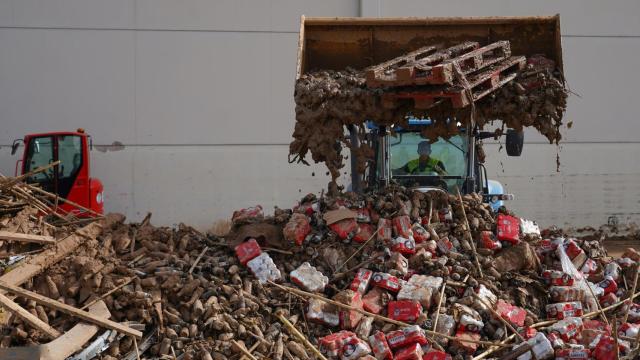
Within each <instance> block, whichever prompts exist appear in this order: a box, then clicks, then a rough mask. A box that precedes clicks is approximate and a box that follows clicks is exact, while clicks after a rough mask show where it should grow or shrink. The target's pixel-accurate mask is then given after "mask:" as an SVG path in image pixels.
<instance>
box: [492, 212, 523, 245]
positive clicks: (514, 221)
mask: <svg viewBox="0 0 640 360" xmlns="http://www.w3.org/2000/svg"><path fill="white" fill-rule="evenodd" d="M496 226H497V227H496V236H497V238H498V240H500V241H506V242H509V243H511V244H514V245H515V244H517V243H518V242H519V241H520V219H518V218H517V217H515V216H510V215H505V214H498V219H497V224H496Z"/></svg>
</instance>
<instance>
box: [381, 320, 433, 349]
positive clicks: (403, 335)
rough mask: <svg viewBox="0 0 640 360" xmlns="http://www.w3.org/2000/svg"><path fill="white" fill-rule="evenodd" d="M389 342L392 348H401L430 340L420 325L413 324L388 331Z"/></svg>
mask: <svg viewBox="0 0 640 360" xmlns="http://www.w3.org/2000/svg"><path fill="white" fill-rule="evenodd" d="M387 343H388V344H389V347H390V348H391V349H399V348H401V347H404V346H407V345H410V344H412V343H418V344H420V345H425V344H427V343H428V341H427V336H426V335H425V333H424V330H422V329H421V328H420V326H418V325H413V326H408V327H406V328H403V329H400V330H396V331H392V332H390V333H388V334H387Z"/></svg>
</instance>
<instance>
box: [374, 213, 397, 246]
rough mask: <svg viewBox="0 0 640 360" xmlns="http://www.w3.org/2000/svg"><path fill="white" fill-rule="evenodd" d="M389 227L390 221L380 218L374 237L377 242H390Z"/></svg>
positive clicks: (390, 232) (390, 231) (391, 232)
mask: <svg viewBox="0 0 640 360" xmlns="http://www.w3.org/2000/svg"><path fill="white" fill-rule="evenodd" d="M391 226H392V224H391V220H388V219H385V218H380V220H379V221H378V229H377V230H376V236H377V237H378V240H379V241H383V242H389V241H391V237H392V236H393V231H392V230H391Z"/></svg>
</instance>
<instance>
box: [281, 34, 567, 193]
mask: <svg viewBox="0 0 640 360" xmlns="http://www.w3.org/2000/svg"><path fill="white" fill-rule="evenodd" d="M563 81H564V80H563V77H562V74H560V73H559V72H558V71H557V70H556V64H555V63H554V62H553V61H552V60H550V59H547V58H544V57H543V56H540V55H537V56H532V57H530V58H528V59H525V57H523V56H511V50H510V46H509V42H508V41H499V42H496V43H493V44H489V45H487V46H484V47H480V46H479V44H478V43H476V42H465V43H462V44H459V45H456V46H454V47H451V48H446V49H437V48H436V47H434V46H429V47H425V48H421V49H418V50H416V51H414V52H411V53H408V54H406V55H403V56H400V57H398V58H395V59H392V60H390V61H387V62H385V63H382V64H378V65H375V66H372V67H370V68H367V69H365V70H363V71H358V70H354V69H345V70H343V71H318V72H311V73H307V74H303V75H302V76H301V77H300V78H299V79H298V80H297V82H296V86H295V95H294V97H295V102H296V125H295V130H294V133H293V138H294V140H293V141H292V142H291V144H290V146H289V154H290V155H289V156H290V161H291V162H295V161H298V162H304V163H306V160H305V158H306V156H307V154H308V153H309V152H310V153H311V158H312V159H313V161H314V162H316V163H318V162H323V163H325V165H326V166H327V168H328V169H329V172H330V173H331V176H332V179H333V180H334V181H335V179H336V178H337V177H338V176H339V170H340V168H342V166H343V160H344V159H343V155H341V152H340V151H341V145H340V144H342V145H344V146H346V147H351V144H350V142H349V139H348V138H347V137H346V136H345V126H355V127H356V128H357V129H358V132H359V134H360V144H361V145H360V146H359V148H358V149H352V150H355V151H356V153H357V154H358V155H359V161H361V162H362V163H361V164H358V170H359V171H364V169H365V168H366V167H367V162H368V161H369V160H371V159H372V157H373V152H372V150H371V146H370V144H369V143H368V142H367V139H366V137H365V136H364V134H365V128H366V126H365V121H372V122H374V123H376V124H377V125H385V126H391V125H399V126H401V127H404V128H407V127H408V122H407V121H408V119H409V117H417V118H425V117H426V118H429V119H431V120H432V121H433V125H432V126H429V127H428V128H426V129H425V130H424V131H423V135H424V136H425V137H426V138H428V139H431V140H432V141H435V140H436V139H437V138H438V137H442V138H449V137H451V136H453V135H456V134H458V131H459V128H458V126H457V123H461V124H464V125H466V124H474V125H476V124H477V125H478V126H480V128H482V127H483V126H484V125H485V124H487V123H493V122H494V121H496V120H497V121H502V122H503V124H504V125H506V126H508V127H510V128H514V129H517V130H521V129H522V128H523V127H525V126H526V127H530V126H533V127H535V128H536V129H537V130H538V131H539V132H540V133H541V134H543V135H544V136H546V137H547V138H548V139H549V141H550V142H556V143H558V142H559V141H560V139H561V134H560V132H559V128H560V125H561V124H562V116H563V114H564V112H565V110H566V101H567V95H568V92H567V90H566V88H565V86H564V83H563ZM500 131H501V130H500Z"/></svg>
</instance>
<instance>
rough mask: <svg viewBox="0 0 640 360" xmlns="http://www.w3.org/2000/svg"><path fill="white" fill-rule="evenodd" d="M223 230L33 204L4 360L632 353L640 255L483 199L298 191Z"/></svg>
mask: <svg viewBox="0 0 640 360" xmlns="http://www.w3.org/2000/svg"><path fill="white" fill-rule="evenodd" d="M4 181H5V182H4V183H5V184H6V181H7V180H6V179H5V180H4ZM0 186H2V185H0ZM16 186H21V187H23V188H24V187H25V185H24V184H22V183H21V182H19V181H17V182H15V183H14V184H13V185H11V187H4V188H3V189H14V188H15V187H16ZM12 191H15V190H12ZM7 194H9V192H6V193H5V190H3V193H2V196H6V197H7V198H9V197H11V196H10V195H7ZM7 201H13V200H11V199H9V200H7ZM25 201H28V200H26V198H25ZM44 204H45V205H46V204H47V203H44ZM461 205H463V206H461ZM62 217H63V218H65V217H64V216H62ZM96 220H97V221H96ZM232 220H233V228H232V231H231V232H230V233H229V234H228V235H227V236H225V237H224V238H218V237H215V236H207V235H205V234H202V233H200V232H198V231H196V230H195V229H193V228H191V227H189V226H187V225H184V224H180V225H179V226H177V227H175V228H168V227H154V226H153V225H151V215H150V214H149V215H148V216H147V218H145V220H144V221H142V222H141V223H140V224H128V223H126V222H125V218H124V216H122V215H118V214H110V215H108V216H106V217H104V218H98V219H95V220H94V221H93V222H91V223H89V224H80V225H78V224H77V223H74V222H75V221H77V220H73V221H69V219H67V218H65V221H66V223H64V224H59V225H57V226H54V225H52V224H51V223H49V222H48V221H52V222H53V221H60V222H62V219H60V217H59V216H56V215H53V214H50V213H49V214H47V213H42V212H40V211H39V210H36V209H34V207H32V205H31V204H30V203H29V202H27V205H25V207H24V208H23V209H22V210H20V211H18V212H15V213H12V214H8V215H4V216H3V217H2V218H1V219H0V224H1V225H0V231H2V232H0V234H4V235H5V236H4V237H3V240H2V242H3V243H2V245H1V248H2V249H3V254H4V255H3V259H4V261H5V269H4V274H3V275H2V276H0V294H2V295H1V296H0V305H1V306H2V308H3V313H2V317H1V320H2V328H1V329H2V332H1V334H0V335H1V338H0V358H10V356H11V358H24V359H27V358H28V359H33V358H39V359H65V358H67V357H70V356H73V357H72V359H92V358H96V359H136V358H138V357H139V358H140V359H158V358H160V359H163V358H164V359H312V358H316V359H334V358H335V359H337V358H342V359H358V358H360V359H371V358H372V355H375V356H376V358H379V359H385V358H393V359H407V358H408V359H413V358H416V359H417V358H426V359H440V358H442V359H445V358H447V357H453V358H456V359H466V358H475V359H481V358H502V357H505V358H517V357H518V356H520V357H518V358H519V359H528V358H531V356H535V357H536V358H538V359H545V358H549V357H553V356H556V357H558V356H561V355H562V354H563V352H566V351H568V350H571V351H577V350H580V351H582V353H583V355H584V354H587V353H588V356H591V357H593V358H596V359H601V358H604V357H602V356H613V355H612V354H613V353H612V352H614V351H617V352H619V354H620V356H625V357H627V358H632V357H633V356H636V355H634V354H637V353H638V349H639V348H638V341H637V337H638V335H637V334H638V333H640V332H638V329H639V328H640V325H638V324H639V323H640V305H638V304H633V303H631V304H632V305H631V306H629V304H630V302H627V299H628V298H629V296H630V295H631V294H634V297H635V296H636V295H638V293H636V291H637V289H636V283H637V274H638V273H637V269H638V266H637V264H638V261H640V255H639V254H638V253H636V252H634V251H628V252H627V253H626V254H625V255H624V256H623V257H621V258H618V259H612V258H610V257H608V256H607V255H606V251H604V250H603V248H602V246H601V245H602V244H601V242H600V240H599V239H593V238H590V239H589V240H584V241H582V240H578V239H570V238H565V237H562V236H563V234H562V233H561V232H560V231H557V230H556V231H554V232H549V231H547V232H542V233H540V232H539V230H538V229H537V227H536V226H535V224H534V223H532V222H530V221H526V220H524V219H519V218H517V217H515V216H513V214H510V213H509V212H507V211H506V210H503V211H501V212H500V213H499V214H495V213H493V212H492V211H491V209H490V208H489V207H488V206H487V205H486V204H484V203H483V202H482V197H480V196H477V195H465V196H463V197H457V196H452V195H447V194H444V193H442V192H430V193H426V194H425V193H420V192H413V191H410V190H407V189H405V188H402V187H390V188H388V189H385V190H384V191H380V192H378V193H371V194H367V195H355V194H351V193H348V194H343V195H340V196H338V197H333V198H326V197H321V198H317V197H315V196H314V195H308V196H306V197H304V198H303V199H302V200H301V202H300V204H299V205H298V206H296V207H295V208H293V209H287V210H284V209H275V211H274V214H273V215H265V214H264V212H263V210H262V208H261V207H259V206H257V207H255V208H251V209H243V210H240V211H237V212H235V213H234V214H233V218H232ZM87 221H88V220H87ZM7 234H8V235H7ZM25 239H26V240H25ZM25 241H28V242H25ZM51 241H53V242H54V243H51ZM16 243H20V244H21V246H22V248H19V247H17V246H15V245H16ZM8 244H12V246H13V247H8ZM15 256H19V257H20V258H19V259H18V258H15ZM11 257H14V260H13V262H11V263H9V261H8V260H7V259H11ZM580 284H588V287H581V285H580ZM616 327H617V329H616ZM403 339H404V340H403ZM616 341H617V342H618V344H619V346H617V347H616V346H611V345H612V344H615V343H616ZM532 351H533V354H535V355H532ZM597 354H599V355H597ZM20 356H21V357H20ZM522 356H524V357H522ZM599 356H600V357H599Z"/></svg>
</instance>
